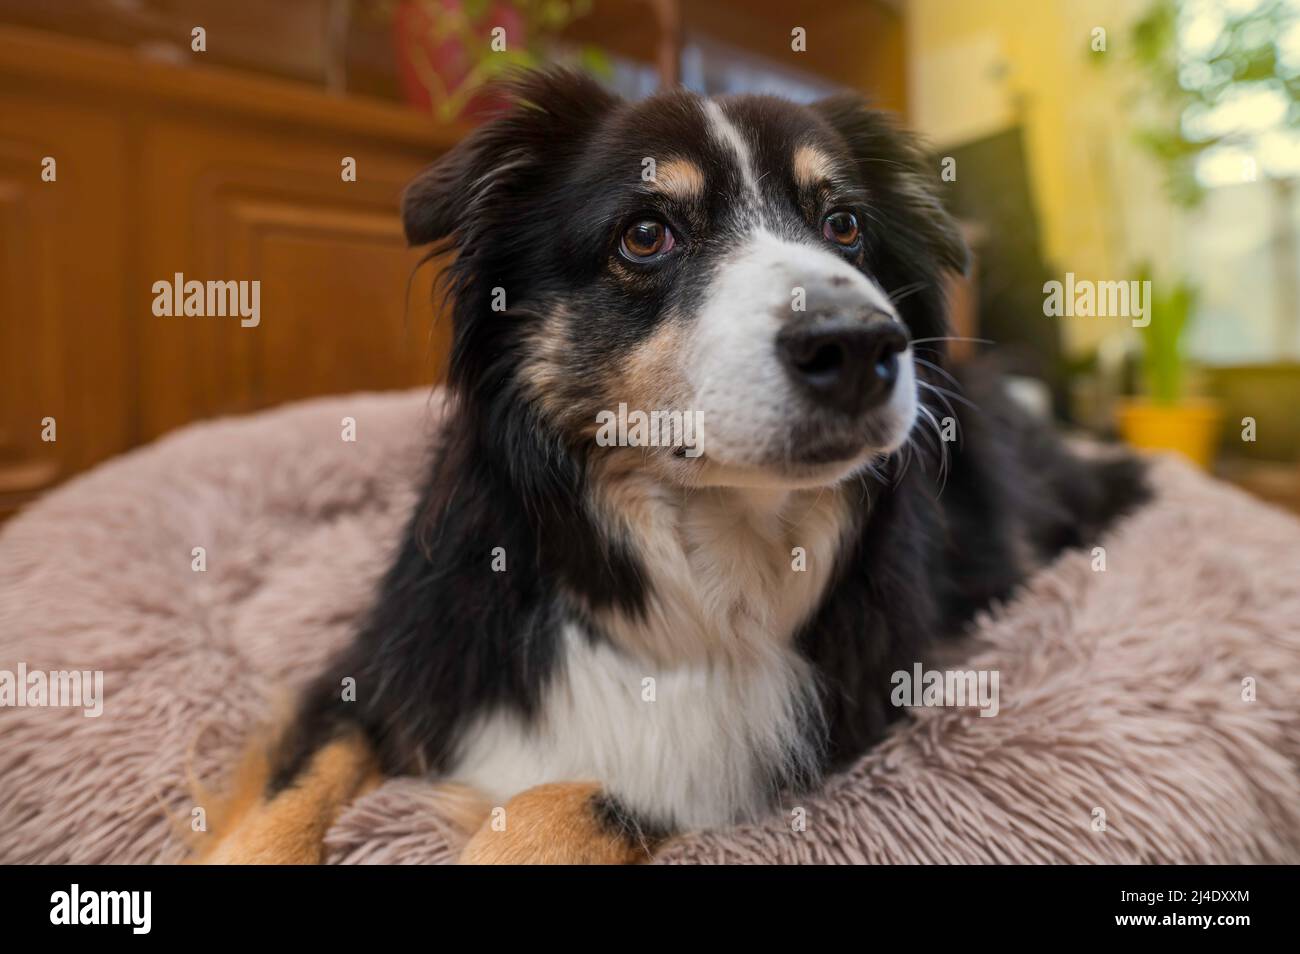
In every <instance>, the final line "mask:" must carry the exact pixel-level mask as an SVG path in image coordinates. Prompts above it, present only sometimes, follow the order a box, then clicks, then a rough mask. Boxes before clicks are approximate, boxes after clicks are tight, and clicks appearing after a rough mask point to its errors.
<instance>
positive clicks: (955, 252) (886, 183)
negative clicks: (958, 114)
mask: <svg viewBox="0 0 1300 954" xmlns="http://www.w3.org/2000/svg"><path fill="white" fill-rule="evenodd" d="M812 108H813V109H814V110H815V111H816V112H817V113H818V114H820V115H821V117H822V118H823V119H825V120H826V122H828V123H829V124H830V125H831V126H832V127H833V128H834V129H835V131H836V132H837V133H839V135H840V137H841V138H842V139H843V140H844V144H845V145H846V146H847V147H848V151H849V155H850V157H851V158H852V159H853V161H854V162H855V163H857V165H858V173H859V178H861V179H862V180H863V181H864V183H865V184H866V186H867V189H868V192H869V194H870V195H871V197H872V201H873V204H874V205H875V207H876V208H877V209H878V213H877V214H878V216H879V218H880V220H881V221H883V222H884V223H885V224H886V226H887V227H888V226H893V228H891V230H890V236H889V241H890V242H891V243H902V246H903V247H901V248H899V251H900V253H901V254H904V255H906V254H908V253H909V252H910V251H913V250H911V249H908V248H906V245H908V244H909V243H916V242H919V243H921V244H922V245H923V247H924V251H926V252H928V254H929V256H930V257H931V258H932V259H933V260H934V261H935V262H937V263H938V264H939V265H940V266H941V267H942V268H947V269H952V270H953V271H957V272H962V273H964V272H966V270H967V269H968V268H969V267H970V252H969V250H968V249H967V247H966V240H965V239H964V238H963V237H962V234H961V229H960V227H959V226H958V225H957V223H956V221H954V220H953V218H952V216H950V215H949V214H948V212H947V211H946V210H945V209H944V207H943V203H942V202H941V201H940V200H939V194H938V188H937V185H938V182H939V166H938V163H936V162H932V161H931V159H930V157H929V156H928V155H927V153H926V150H925V149H924V147H923V146H922V145H921V142H920V140H919V139H918V138H917V137H916V136H915V135H913V134H912V133H911V132H909V131H907V130H906V129H904V128H902V127H901V126H900V125H899V124H898V123H897V122H896V121H895V120H894V118H893V117H892V116H891V115H890V114H888V113H884V112H881V111H880V110H876V109H872V108H870V107H869V106H867V104H866V103H865V102H864V101H863V100H862V98H861V97H859V96H856V95H854V94H852V93H843V94H839V95H836V96H831V97H829V98H828V99H823V100H821V101H819V102H816V103H814V104H813V107H812ZM896 247H897V245H896ZM918 251H919V250H918Z"/></svg>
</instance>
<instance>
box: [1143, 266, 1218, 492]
mask: <svg viewBox="0 0 1300 954" xmlns="http://www.w3.org/2000/svg"><path fill="white" fill-rule="evenodd" d="M1140 280H1141V281H1143V282H1147V281H1151V270H1150V268H1149V267H1147V266H1143V267H1142V269H1141V270H1140ZM1139 287H1149V288H1150V289H1151V295H1150V302H1149V305H1150V309H1151V311H1150V319H1151V320H1150V323H1149V324H1147V326H1146V327H1144V328H1141V329H1138V331H1139V333H1140V334H1141V341H1142V351H1141V355H1142V357H1141V368H1142V381H1143V384H1144V386H1145V389H1146V393H1145V395H1144V396H1142V397H1133V398H1125V399H1123V400H1121V401H1120V403H1119V408H1118V419H1119V430H1120V435H1121V436H1122V437H1123V438H1124V440H1126V441H1127V442H1128V443H1129V444H1131V445H1133V446H1134V447H1141V448H1144V449H1146V450H1170V451H1177V452H1178V453H1180V454H1182V455H1183V456H1185V457H1187V458H1188V459H1190V460H1191V461H1193V462H1194V463H1196V464H1198V465H1199V466H1201V467H1203V468H1205V469H1207V470H1208V469H1209V468H1210V465H1211V464H1212V463H1213V462H1214V450H1215V446H1216V445H1217V444H1218V438H1219V427H1220V424H1221V422H1222V419H1223V414H1222V411H1221V410H1220V408H1219V406H1218V404H1217V402H1215V401H1213V400H1212V399H1209V398H1203V397H1190V396H1188V395H1187V393H1186V391H1185V380H1186V362H1185V360H1184V357H1183V348H1182V341H1183V332H1184V330H1185V329H1186V327H1187V321H1188V318H1189V317H1190V315H1191V312H1192V307H1193V305H1194V304H1195V302H1196V293H1195V291H1194V290H1193V289H1192V287H1191V286H1190V285H1189V284H1188V283H1187V282H1185V281H1178V282H1176V283H1174V284H1172V285H1166V286H1161V285H1160V284H1158V283H1156V282H1151V284H1150V285H1148V286H1139Z"/></svg>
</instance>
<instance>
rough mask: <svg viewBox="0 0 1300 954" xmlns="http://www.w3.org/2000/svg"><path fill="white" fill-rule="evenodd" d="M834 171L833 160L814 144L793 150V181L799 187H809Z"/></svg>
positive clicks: (826, 177) (831, 174) (823, 180)
mask: <svg viewBox="0 0 1300 954" xmlns="http://www.w3.org/2000/svg"><path fill="white" fill-rule="evenodd" d="M834 172H835V163H834V161H833V160H832V159H831V157H830V156H828V155H827V154H826V153H824V152H822V151H821V150H820V149H818V148H817V147H816V146H800V147H799V148H798V149H796V150H795V151H794V181H795V182H796V183H797V184H798V185H799V186H800V187H801V188H804V189H811V188H813V187H814V186H817V185H819V184H820V183H822V182H825V181H826V180H827V179H830V178H831V177H832V176H833V174H834Z"/></svg>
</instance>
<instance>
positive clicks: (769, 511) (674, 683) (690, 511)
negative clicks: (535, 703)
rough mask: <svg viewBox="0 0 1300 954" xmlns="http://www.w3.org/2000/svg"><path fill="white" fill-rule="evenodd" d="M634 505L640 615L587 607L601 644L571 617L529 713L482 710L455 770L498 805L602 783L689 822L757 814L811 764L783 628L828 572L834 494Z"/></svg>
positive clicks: (812, 716) (710, 497)
mask: <svg viewBox="0 0 1300 954" xmlns="http://www.w3.org/2000/svg"><path fill="white" fill-rule="evenodd" d="M640 503H641V507H640V509H638V510H637V511H635V513H634V515H633V521H632V523H631V525H630V526H629V527H628V529H629V530H630V531H631V534H632V536H633V539H634V540H635V541H636V544H637V548H638V550H639V552H640V555H641V557H642V560H643V564H644V565H645V566H646V568H647V571H648V574H649V577H650V580H649V583H650V586H649V588H648V592H649V596H648V605H647V612H646V613H645V614H644V616H642V617H640V618H637V619H632V618H629V617H626V616H623V615H622V614H614V613H600V614H593V615H595V616H596V618H597V622H598V625H600V627H601V629H602V633H603V635H604V636H605V637H607V638H606V639H597V640H592V639H590V638H589V637H588V635H587V634H586V633H585V632H583V631H582V630H581V629H580V628H579V627H578V625H576V624H573V625H569V626H566V627H565V631H564V633H563V635H562V644H563V645H562V657H563V663H562V665H561V667H560V670H559V672H557V674H556V676H555V678H554V679H553V680H552V681H551V683H550V684H549V685H548V686H547V688H546V690H545V692H544V693H543V696H542V702H541V706H540V708H539V711H538V713H537V715H536V716H535V717H534V718H533V719H532V720H530V721H528V722H527V723H525V722H524V721H523V720H521V719H519V718H518V717H516V716H514V715H513V714H509V713H504V712H498V713H494V714H491V715H490V716H488V717H486V718H484V719H483V720H481V721H480V722H479V723H478V724H477V725H476V726H475V727H474V728H473V729H472V730H471V731H470V732H469V733H467V735H466V737H465V738H464V740H463V744H462V748H461V758H460V761H459V764H458V765H457V767H456V768H455V770H454V771H453V773H452V776H453V777H454V778H456V779H457V780H461V781H464V782H467V783H469V784H471V785H474V786H475V787H477V788H479V789H481V790H482V791H484V792H486V793H488V794H489V795H491V796H492V797H493V798H496V799H500V800H501V801H504V800H505V799H507V798H509V797H510V796H511V795H513V794H516V793H517V792H520V791H522V790H524V789H526V788H529V787H531V786H533V785H537V784H541V783H543V782H550V781H588V780H589V781H598V782H601V783H602V784H603V785H604V786H605V788H606V790H607V791H609V792H610V793H611V794H612V795H614V796H615V797H616V798H618V799H619V800H620V801H621V802H622V803H623V804H624V805H625V806H626V807H627V808H629V809H631V810H633V811H634V812H638V813H640V814H642V815H644V816H646V817H649V818H651V819H655V820H664V821H670V822H672V823H673V824H675V825H677V826H679V827H684V828H692V827H707V826H714V825H721V824H727V823H729V822H732V821H735V820H737V819H740V818H746V817H753V816H754V815H755V814H757V813H759V812H761V811H762V810H763V809H764V808H765V807H766V806H767V805H768V804H769V803H770V799H771V797H772V795H773V794H774V791H773V787H774V781H773V779H774V773H777V772H780V771H789V770H792V769H793V770H795V771H807V770H809V769H811V768H812V766H813V764H814V761H815V756H816V753H815V750H814V749H815V738H816V734H815V733H812V732H810V731H809V729H810V728H811V726H812V724H813V723H815V722H816V720H817V718H818V713H817V711H816V703H815V695H814V686H813V682H812V674H811V672H810V671H809V668H808V666H807V664H806V663H805V662H804V660H803V659H802V658H801V657H800V656H799V655H798V653H797V652H796V651H795V650H794V648H793V647H792V646H791V636H792V635H793V633H794V631H795V630H796V628H797V627H798V625H799V624H800V623H802V622H803V621H804V619H805V618H806V617H807V616H808V614H809V613H810V612H811V610H812V609H813V608H814V606H815V605H816V603H817V601H818V599H819V597H820V595H821V593H822V592H823V590H824V588H825V585H826V582H827V579H828V578H829V575H830V573H831V572H832V570H833V564H834V559H835V556H836V553H837V551H838V548H839V544H840V540H841V538H842V533H843V524H844V518H843V514H844V509H843V502H842V500H841V499H840V498H839V495H837V494H832V493H827V494H825V495H823V496H821V497H818V496H817V495H816V494H809V495H807V496H806V497H804V496H802V495H798V494H791V495H787V496H786V497H783V498H782V499H780V500H779V501H772V500H765V501H763V506H762V507H755V508H749V509H743V508H737V506H736V501H734V500H724V499H722V497H721V495H719V494H713V493H712V492H703V493H700V494H697V495H695V496H693V497H692V498H690V500H689V502H688V501H682V500H669V499H664V498H658V499H654V500H648V499H647V500H642V501H640ZM626 513H627V511H624V514H626ZM796 548H798V549H797V550H796ZM792 551H795V552H793V553H792Z"/></svg>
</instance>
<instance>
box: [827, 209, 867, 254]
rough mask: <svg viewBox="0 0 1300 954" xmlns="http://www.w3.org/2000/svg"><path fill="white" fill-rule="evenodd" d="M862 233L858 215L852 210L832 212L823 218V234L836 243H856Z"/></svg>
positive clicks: (851, 244)
mask: <svg viewBox="0 0 1300 954" xmlns="http://www.w3.org/2000/svg"><path fill="white" fill-rule="evenodd" d="M861 234H862V231H861V229H859V228H858V217H857V216H856V215H854V214H853V213H852V212H832V213H831V214H830V215H828V216H826V218H824V219H823V220H822V235H824V236H826V238H827V239H828V240H829V241H832V242H834V243H835V244H836V245H843V246H844V247H845V248H849V247H850V246H853V245H856V244H857V242H858V238H859V236H861Z"/></svg>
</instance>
